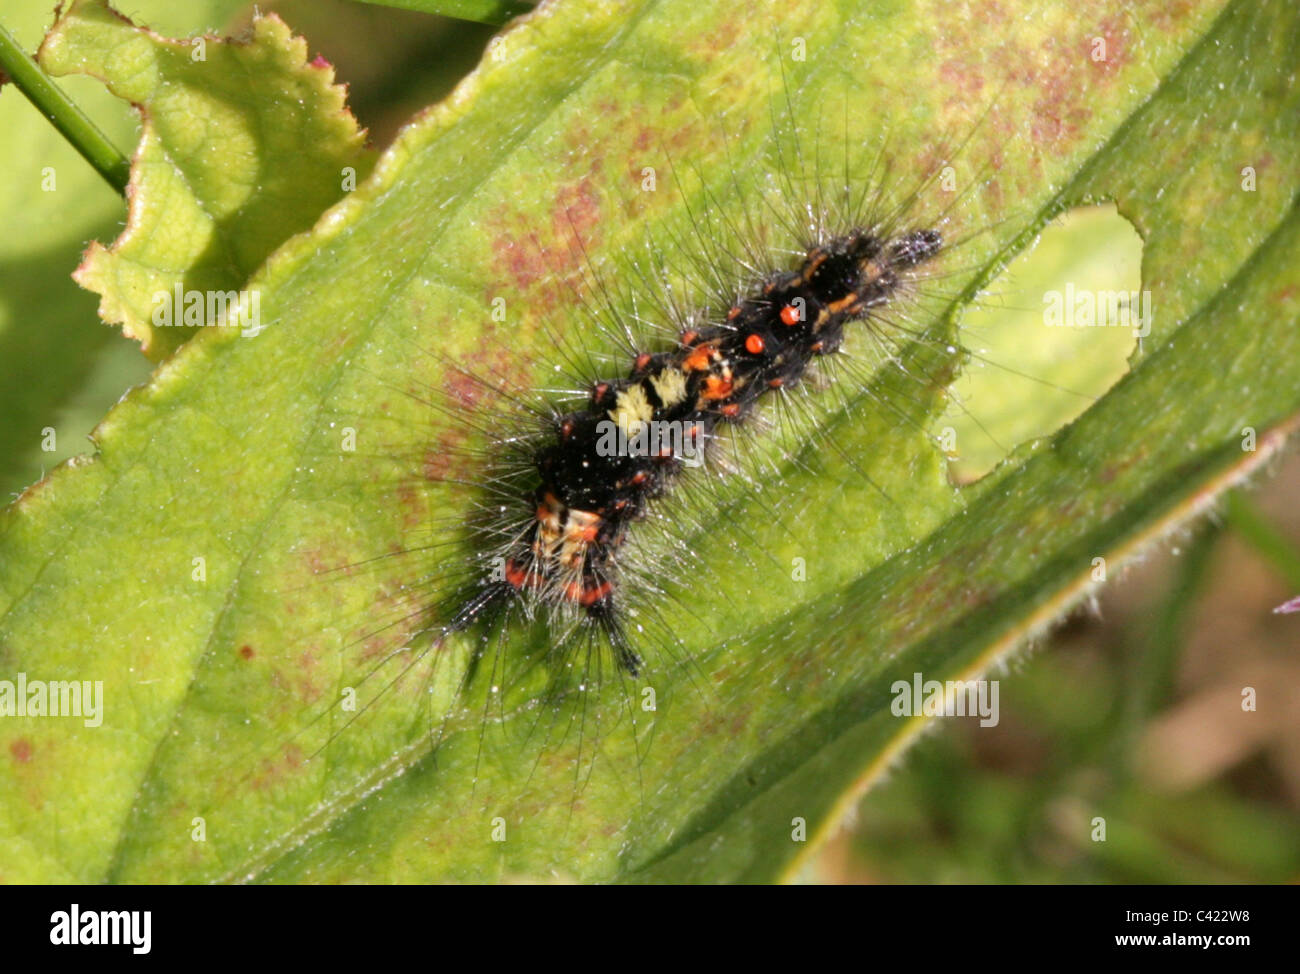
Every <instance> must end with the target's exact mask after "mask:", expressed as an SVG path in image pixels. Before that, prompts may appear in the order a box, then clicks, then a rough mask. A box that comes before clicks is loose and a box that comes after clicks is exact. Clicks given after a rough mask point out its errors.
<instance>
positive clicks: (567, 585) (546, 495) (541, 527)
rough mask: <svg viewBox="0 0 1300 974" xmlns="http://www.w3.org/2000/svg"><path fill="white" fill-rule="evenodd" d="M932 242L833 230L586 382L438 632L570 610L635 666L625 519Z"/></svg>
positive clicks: (831, 346) (625, 663)
mask: <svg viewBox="0 0 1300 974" xmlns="http://www.w3.org/2000/svg"><path fill="white" fill-rule="evenodd" d="M941 245H942V240H941V235H940V233H939V231H938V230H934V229H919V230H913V231H910V232H907V233H905V234H902V235H899V236H894V237H892V238H890V237H886V236H884V235H881V234H878V233H874V232H872V231H869V230H851V231H849V232H847V233H844V234H841V235H838V236H835V237H833V238H831V239H829V240H827V241H825V242H824V243H822V244H818V245H815V246H813V247H810V248H809V249H808V250H807V252H806V254H805V256H804V258H803V260H802V261H801V263H800V265H799V267H798V269H796V270H793V271H787V272H782V273H778V274H775V275H773V276H772V277H770V278H769V279H768V280H767V281H765V282H764V283H763V284H762V285H761V286H760V287H758V288H756V289H755V293H753V294H752V295H751V296H750V297H747V298H745V299H743V300H741V301H740V302H738V303H737V304H735V305H734V306H733V307H731V309H730V310H729V311H728V313H727V315H726V319H725V321H723V322H720V323H718V324H716V325H712V326H709V327H707V328H703V329H700V330H690V331H686V332H685V333H683V334H682V335H681V336H680V340H679V342H678V344H677V346H676V347H675V348H673V349H672V350H671V351H666V352H662V353H659V354H649V353H642V354H639V355H637V356H636V359H635V361H634V364H633V367H632V370H631V372H630V374H629V376H628V377H627V378H626V379H621V380H609V381H599V382H597V383H595V385H594V386H593V388H592V390H591V397H590V402H589V405H588V406H587V407H586V408H584V409H583V410H582V411H580V412H574V413H569V414H566V415H559V416H556V418H555V420H554V430H553V436H552V437H551V438H550V439H549V442H546V443H544V444H543V445H541V446H540V447H539V448H538V449H537V450H536V452H535V455H534V456H533V458H532V461H531V462H532V465H533V466H534V467H535V470H536V475H537V476H536V488H535V489H534V490H533V491H532V492H531V495H530V496H528V497H527V498H524V499H525V500H526V501H527V502H529V503H530V504H531V505H532V510H533V514H532V515H531V517H530V520H529V522H528V527H527V530H526V532H525V533H524V535H523V536H522V537H521V538H520V539H519V540H518V541H517V542H514V543H512V544H511V545H510V546H509V548H508V549H507V551H506V553H505V556H504V558H502V559H501V564H500V570H499V572H498V573H497V577H494V578H492V579H490V580H489V581H487V582H486V583H484V584H482V585H481V587H479V588H477V590H475V591H474V592H473V593H472V594H470V595H469V597H468V598H467V599H466V600H465V601H464V602H463V603H462V604H461V605H460V607H459V608H458V609H457V611H456V612H455V613H454V615H453V616H452V618H451V619H450V621H449V622H448V623H447V624H446V625H445V626H443V627H442V633H443V635H444V636H445V635H446V634H448V633H451V632H455V631H458V630H461V629H464V628H466V627H468V626H469V625H471V624H472V623H473V622H474V621H475V620H477V619H478V618H480V617H482V616H484V615H485V614H489V613H491V612H494V611H496V610H499V609H501V608H503V607H504V606H506V605H507V604H508V603H509V602H510V601H511V600H517V599H528V600H534V602H535V603H539V604H541V605H545V606H553V607H566V606H567V607H568V608H571V609H576V610H577V611H579V612H581V613H585V614H586V616H587V617H588V618H589V619H590V620H592V621H593V622H595V623H596V624H597V625H598V626H599V627H600V628H601V629H603V630H604V632H605V633H606V634H607V635H608V637H609V640H610V643H611V645H612V646H613V648H614V651H615V654H616V657H617V659H618V662H619V665H620V666H621V667H622V668H623V670H624V671H625V672H627V673H628V674H630V675H636V674H637V672H638V671H639V669H640V667H641V659H640V657H639V656H638V655H637V654H636V652H635V651H634V650H633V649H632V648H631V646H630V645H629V642H628V640H627V638H626V636H625V634H624V631H623V627H622V624H621V615H620V604H619V600H618V591H619V590H618V556H619V551H620V549H621V548H622V546H623V544H624V542H625V540H626V538H627V532H628V531H629V529H630V528H631V526H632V525H633V524H634V523H635V522H636V521H637V520H639V519H641V518H643V517H644V516H645V514H646V512H647V509H648V506H649V505H650V504H651V503H652V502H653V501H654V499H655V498H656V497H659V496H661V495H662V494H663V493H664V492H665V491H667V490H668V489H670V488H671V486H672V484H673V482H674V481H675V480H676V479H677V478H678V477H680V476H681V475H682V473H683V468H684V467H686V466H688V465H691V464H692V461H693V460H694V459H696V458H698V457H699V456H700V455H701V451H702V450H703V449H704V448H705V447H707V444H708V443H709V441H710V440H711V438H712V435H713V432H714V429H715V428H716V427H717V426H718V424H720V423H737V422H741V421H743V420H744V418H745V417H746V416H747V415H748V414H749V412H750V411H751V410H752V409H753V407H754V406H755V404H756V403H757V402H758V401H759V399H760V398H761V397H762V396H763V395H764V394H766V393H767V392H769V391H772V390H777V389H781V388H783V387H784V388H788V387H791V386H793V385H794V384H796V383H798V382H799V380H800V379H801V378H802V377H803V375H804V373H805V372H806V370H807V369H808V367H809V365H810V363H811V362H812V361H813V359H814V358H815V357H816V356H822V355H828V354H831V353H833V352H834V351H836V349H838V348H839V346H840V343H841V341H842V339H843V335H844V327H845V325H846V324H847V323H849V322H850V321H854V320H861V319H864V318H867V317H869V316H870V315H871V313H872V310H873V309H875V308H878V307H880V306H881V305H883V304H885V303H887V302H889V301H890V300H891V299H892V298H893V297H894V296H895V295H896V293H897V292H898V290H899V288H900V287H902V286H903V284H904V281H905V277H906V273H907V272H908V271H909V270H910V269H911V268H914V267H916V266H917V265H919V264H921V263H923V262H925V261H928V260H930V259H931V258H933V257H934V256H935V255H936V254H937V253H938V252H939V250H940V247H941Z"/></svg>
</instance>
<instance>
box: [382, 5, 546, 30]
mask: <svg viewBox="0 0 1300 974" xmlns="http://www.w3.org/2000/svg"><path fill="white" fill-rule="evenodd" d="M362 2H363V3H373V4H376V5H377V6H381V7H397V8H399V9H402V10H418V11H419V12H420V13H425V14H438V15H439V16H442V17H454V18H456V19H457V20H472V21H474V22H475V23H479V24H504V23H505V22H506V21H507V20H509V19H510V18H511V17H518V16H519V15H520V14H526V13H528V12H529V11H530V10H532V9H533V4H532V3H529V2H528V0H362Z"/></svg>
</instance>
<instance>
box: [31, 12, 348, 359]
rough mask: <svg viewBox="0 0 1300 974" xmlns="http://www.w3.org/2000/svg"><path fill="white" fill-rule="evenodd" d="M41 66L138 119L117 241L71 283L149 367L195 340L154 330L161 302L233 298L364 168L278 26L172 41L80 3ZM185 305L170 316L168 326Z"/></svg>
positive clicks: (327, 72)
mask: <svg viewBox="0 0 1300 974" xmlns="http://www.w3.org/2000/svg"><path fill="white" fill-rule="evenodd" d="M39 60H40V63H41V65H42V66H43V67H44V68H45V69H46V70H47V71H49V72H50V73H51V74H53V75H56V76H57V75H65V74H69V73H72V72H80V73H84V74H89V75H92V76H94V77H97V78H100V79H101V80H103V81H104V82H105V83H106V84H107V85H108V87H109V90H110V91H112V92H113V93H114V94H115V95H117V96H119V97H120V98H124V99H126V100H128V101H130V102H132V103H133V104H135V105H136V106H138V107H139V109H140V111H141V117H142V122H143V124H142V132H141V140H140V145H139V148H138V149H137V150H136V158H135V160H134V162H133V176H132V186H131V189H130V193H129V199H130V204H131V209H130V214H129V216H128V219H127V228H126V231H125V232H124V233H123V235H122V236H121V237H120V238H119V239H118V241H117V242H116V243H115V244H114V245H113V246H112V247H111V248H104V247H102V246H99V245H93V246H92V247H91V248H90V250H89V251H88V252H87V254H86V257H85V261H84V263H83V264H82V266H81V267H80V268H79V269H78V271H77V274H76V279H77V281H78V283H80V284H81V285H82V286H84V287H86V288H88V289H90V290H92V291H95V292H96V293H98V294H99V295H100V297H101V301H100V308H99V313H100V316H101V317H103V318H104V320H105V321H108V322H110V323H114V324H121V326H122V330H123V333H124V334H126V335H128V336H130V337H132V338H136V339H139V341H140V343H141V345H142V347H143V348H144V351H145V353H146V354H147V355H148V356H149V357H150V358H152V359H154V360H155V361H156V360H159V359H162V358H165V357H166V356H167V355H169V354H170V353H171V352H172V351H174V350H175V349H176V348H177V346H179V345H180V344H181V343H182V342H183V341H185V340H186V339H188V338H189V337H190V336H191V335H192V334H193V332H194V328H195V327H199V325H194V326H192V327H180V326H179V325H180V322H179V321H174V322H172V323H169V324H170V326H169V327H163V326H162V325H161V324H158V323H156V322H160V321H161V320H163V319H161V318H160V316H159V312H160V310H161V309H162V308H163V302H164V301H166V300H167V299H168V296H170V295H172V294H174V293H176V289H177V288H179V289H180V293H181V294H182V295H183V296H186V300H188V295H189V294H191V293H194V294H199V295H209V294H213V293H225V292H230V291H237V290H239V289H241V288H242V287H243V285H244V284H245V283H246V282H247V280H248V277H249V275H250V274H251V273H252V272H253V271H254V270H256V269H257V268H258V267H259V266H260V265H261V264H262V262H263V261H264V260H265V259H266V257H267V255H268V254H270V253H271V251H273V250H274V249H275V248H276V247H278V246H279V245H280V244H282V243H283V242H284V241H285V240H286V239H287V238H289V237H291V236H292V235H294V234H295V233H300V232H302V231H303V230H306V229H307V228H309V227H310V226H311V225H312V224H313V223H314V222H315V220H316V218H317V217H318V216H319V215H320V214H321V213H322V212H323V211H324V210H325V209H326V208H327V207H328V206H330V205H331V204H332V203H334V202H336V201H337V200H338V199H339V198H340V197H341V196H342V195H343V193H344V192H345V190H346V188H347V187H348V186H349V185H354V184H355V182H356V180H357V179H360V178H361V177H363V176H364V175H365V174H366V173H367V172H368V171H369V168H370V165H371V159H370V157H369V155H368V154H367V153H366V151H365V148H364V144H363V136H362V133H361V132H360V131H359V130H358V129H357V127H356V123H355V121H354V119H353V118H352V116H351V115H350V114H349V113H348V112H347V110H346V109H345V107H344V95H343V90H342V88H340V87H338V86H336V85H334V84H333V83H332V81H333V70H332V69H331V68H330V67H329V66H328V65H327V64H323V63H322V64H316V63H309V62H308V60H307V44H306V42H305V41H304V40H302V39H301V38H294V37H293V35H292V34H291V33H290V31H289V28H288V27H286V26H285V24H284V23H283V22H282V21H281V20H280V19H279V18H277V17H275V16H274V15H268V16H265V17H258V18H256V19H255V20H254V21H253V27H252V36H251V38H250V39H249V40H248V41H246V42H237V41H223V40H221V39H219V38H217V37H211V36H200V37H196V38H189V39H186V40H179V41H173V40H168V39H166V38H163V37H160V36H158V35H156V34H153V33H151V32H150V31H148V30H145V29H142V28H138V27H136V26H135V25H134V24H132V23H131V22H130V21H128V20H126V19H125V18H123V17H121V16H120V15H118V14H117V13H115V12H114V11H112V10H111V9H110V8H109V7H108V5H107V4H106V3H105V2H104V0H77V2H75V3H73V4H72V6H71V7H70V8H69V9H68V11H67V13H65V14H64V15H63V16H62V17H61V18H60V19H59V21H58V22H57V23H56V24H55V26H54V28H53V30H51V32H50V33H49V35H48V36H47V37H46V39H45V43H44V44H43V45H42V46H41V51H40V55H39ZM184 303H185V302H184V301H182V302H172V305H173V306H174V307H173V308H172V309H171V310H172V315H173V317H174V318H177V319H179V318H180V317H181V305H183V304H184ZM211 306H212V307H216V305H211ZM191 307H197V304H192V305H191ZM203 307H204V308H205V309H207V308H208V307H209V303H208V302H207V301H206V300H204V301H203ZM200 317H201V316H200V315H195V318H196V319H198V318H200ZM185 321H186V323H187V324H189V322H190V318H189V317H186V318H185ZM209 324H210V323H209Z"/></svg>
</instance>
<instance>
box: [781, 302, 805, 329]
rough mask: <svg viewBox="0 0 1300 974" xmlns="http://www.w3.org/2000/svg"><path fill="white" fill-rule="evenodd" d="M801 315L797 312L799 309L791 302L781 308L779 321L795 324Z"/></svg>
mask: <svg viewBox="0 0 1300 974" xmlns="http://www.w3.org/2000/svg"><path fill="white" fill-rule="evenodd" d="M802 317H803V316H802V315H800V314H799V309H798V308H796V307H795V306H794V305H792V304H787V305H786V306H785V307H784V308H782V309H781V321H782V322H783V323H784V324H787V325H797V324H799V322H800V320H801V319H802Z"/></svg>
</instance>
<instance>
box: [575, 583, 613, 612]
mask: <svg viewBox="0 0 1300 974" xmlns="http://www.w3.org/2000/svg"><path fill="white" fill-rule="evenodd" d="M613 590H614V586H613V585H612V584H611V583H610V582H601V583H600V584H599V585H593V586H591V587H590V588H588V587H586V586H584V585H582V584H581V583H580V582H570V583H569V584H568V585H566V586H564V596H565V598H567V599H568V600H569V601H570V602H577V603H579V604H580V605H583V606H592V605H595V604H596V603H597V602H599V601H600V600H601V599H603V598H604V597H605V596H607V595H609V593H610V592H612V591H613Z"/></svg>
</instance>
